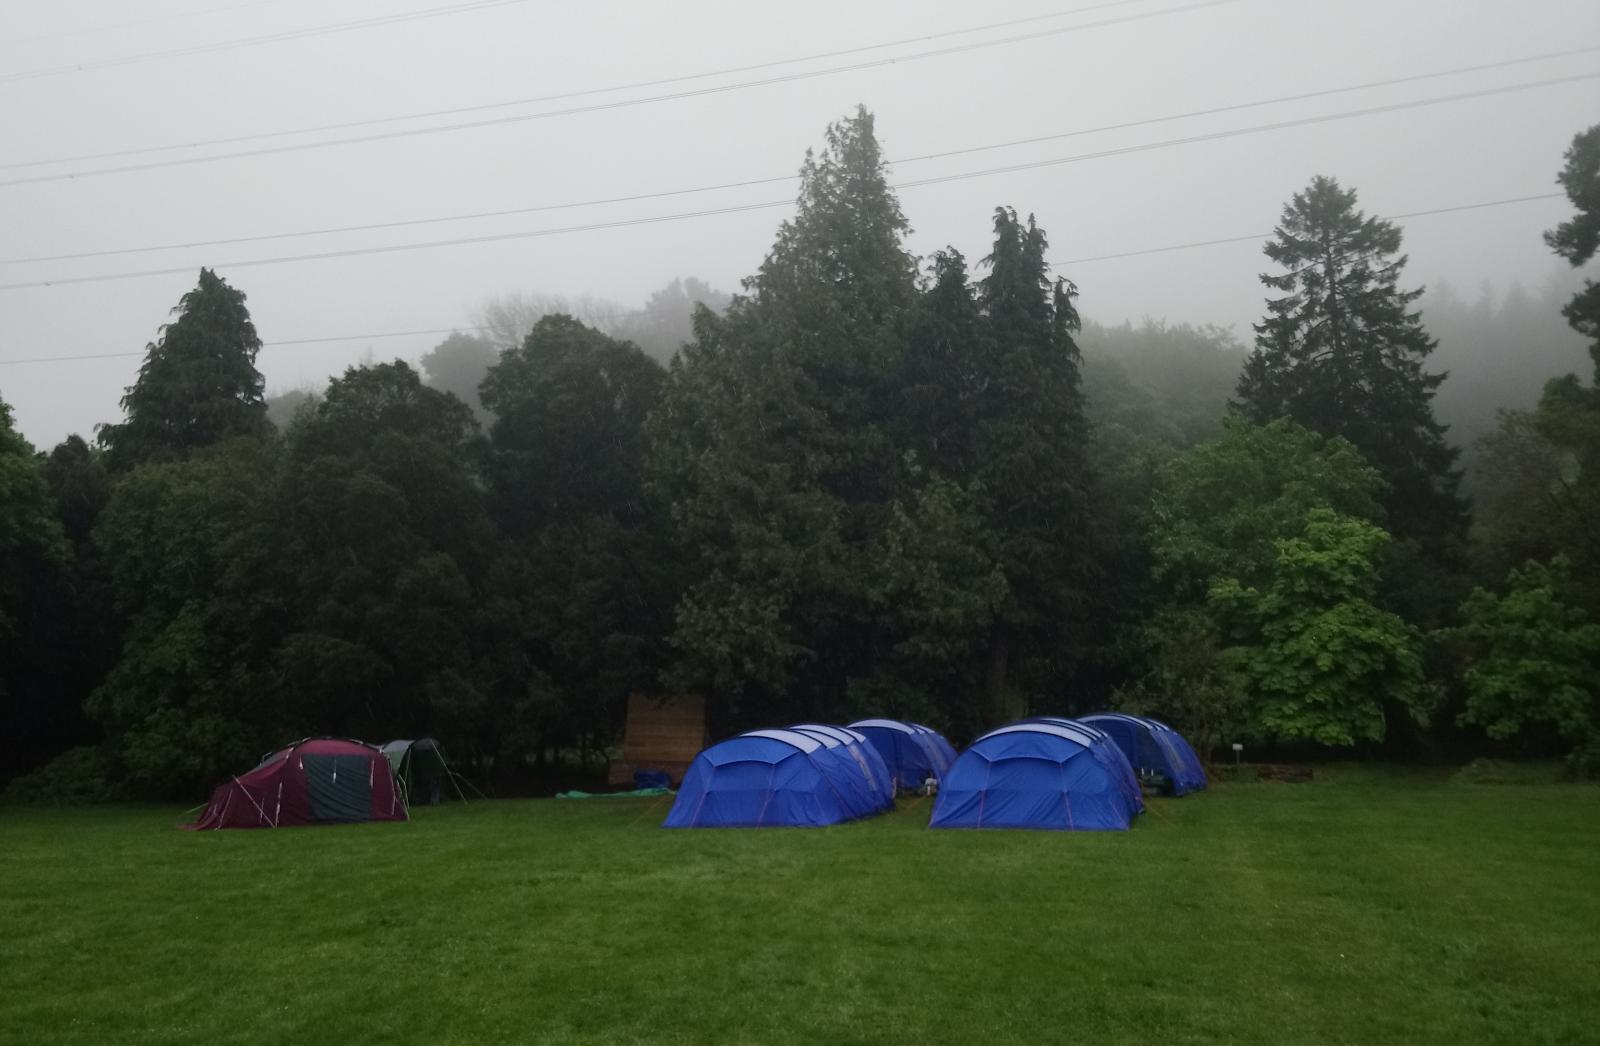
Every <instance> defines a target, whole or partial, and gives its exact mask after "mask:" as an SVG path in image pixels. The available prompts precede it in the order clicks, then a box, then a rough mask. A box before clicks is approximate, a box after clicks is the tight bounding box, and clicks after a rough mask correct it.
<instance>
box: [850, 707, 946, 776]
mask: <svg viewBox="0 0 1600 1046" xmlns="http://www.w3.org/2000/svg"><path fill="white" fill-rule="evenodd" d="M849 729H851V730H854V731H856V732H857V733H859V734H862V735H864V736H865V737H866V739H867V740H868V741H870V742H871V743H872V747H874V748H876V749H877V750H878V754H879V755H880V756H882V757H883V764H884V766H886V767H888V768H889V776H890V778H892V779H893V781H894V784H895V788H896V789H905V790H907V791H914V790H916V789H918V788H921V787H922V783H923V782H924V781H926V780H927V779H928V778H930V777H931V778H933V779H934V780H935V781H939V780H942V778H943V777H944V774H945V772H946V771H947V770H949V768H950V764H951V762H952V760H950V759H949V758H947V756H946V754H945V753H946V751H949V752H952V753H953V752H954V749H952V748H951V747H950V742H948V741H945V739H944V738H943V737H940V736H939V734H937V733H936V732H934V731H932V730H929V729H928V728H927V727H925V726H916V725H915V724H912V723H902V722H900V721H899V720H898V719H862V720H860V721H859V722H855V723H851V724H850V727H849ZM941 742H942V744H941Z"/></svg>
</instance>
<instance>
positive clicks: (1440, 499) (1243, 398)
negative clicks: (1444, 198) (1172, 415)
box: [1238, 176, 1465, 545]
mask: <svg viewBox="0 0 1600 1046" xmlns="http://www.w3.org/2000/svg"><path fill="white" fill-rule="evenodd" d="M1400 239H1401V237H1400V230H1399V229H1398V228H1396V227H1395V226H1394V225H1393V224H1391V223H1390V222H1386V221H1384V220H1383V219H1381V218H1372V217H1368V216H1366V215H1365V214H1363V213H1362V212H1361V211H1359V210H1357V209H1356V194H1355V191H1354V190H1346V189H1342V188H1340V187H1339V183H1338V182H1336V181H1334V180H1333V179H1332V178H1325V177H1320V176H1319V177H1318V178H1316V179H1314V180H1313V181H1312V183H1311V185H1310V187H1309V188H1307V189H1306V190H1305V191H1304V192H1300V193H1296V194H1295V196H1294V199H1293V200H1291V201H1290V203H1289V204H1288V205H1287V206H1286V207H1284V209H1283V217H1282V219H1281V221H1280V222H1279V224H1278V228H1277V230H1276V231H1275V234H1274V238H1273V239H1272V241H1271V242H1269V243H1268V244H1267V246H1266V249H1265V253H1266V255H1267V257H1268V258H1270V259H1271V260H1272V261H1273V262H1275V263H1277V264H1278V265H1279V266H1281V267H1282V269H1283V271H1282V272H1281V273H1278V274H1263V275H1262V277H1261V282H1262V283H1264V284H1266V285H1267V286H1268V287H1270V288H1272V289H1273V290H1275V291H1280V292H1282V296H1281V297H1276V298H1269V299H1268V300H1267V316H1266V319H1264V320H1263V321H1262V322H1261V323H1259V324H1257V325H1256V328H1255V330H1256V345H1255V351H1254V352H1252V353H1251V355H1250V357H1249V359H1248V360H1247V361H1246V363H1245V369H1244V374H1243V375H1242V377H1241V378H1240V380H1239V388H1238V405H1239V407H1240V408H1241V409H1242V410H1243V411H1244V413H1245V415H1246V416H1248V417H1250V418H1251V419H1253V420H1255V421H1260V422H1265V421H1271V420H1273V419H1274V418H1280V417H1287V418H1290V419H1292V420H1294V421H1296V422H1298V423H1300V424H1302V425H1304V426H1306V427H1307V428H1310V429H1312V430H1314V431H1316V432H1320V433H1322V434H1324V435H1329V436H1343V437H1344V438H1345V439H1348V440H1349V441H1350V442H1351V443H1353V444H1354V445H1355V446H1356V448H1357V449H1358V450H1360V451H1361V453H1362V454H1363V456H1365V457H1366V459H1367V460H1368V461H1370V462H1371V463H1372V464H1373V465H1374V466H1375V467H1376V468H1377V469H1378V472H1379V474H1380V475H1382V476H1383V478H1384V479H1385V480H1386V481H1387V482H1388V484H1389V491H1388V495H1387V499H1386V505H1385V508H1386V510H1387V520H1386V522H1387V526H1388V528H1389V530H1390V532H1391V533H1392V534H1394V536H1395V537H1396V538H1399V539H1402V540H1404V539H1416V540H1419V541H1422V542H1424V543H1427V544H1432V545H1438V544H1440V543H1443V542H1448V541H1450V540H1452V539H1455V538H1459V537H1460V536H1461V534H1462V533H1463V531H1464V527H1465V506H1464V504H1463V502H1462V501H1461V499H1460V497H1459V496H1458V495H1457V492H1456V490H1457V486H1458V484H1459V480H1460V476H1459V473H1457V472H1456V471H1455V469H1454V465H1455V459H1456V456H1457V453H1458V452H1457V451H1456V450H1455V449H1453V448H1452V447H1450V446H1449V445H1448V444H1447V443H1446V442H1445V439H1444V428H1443V427H1442V426H1441V425H1440V424H1439V423H1438V422H1437V421H1436V420H1435V419H1434V416H1433V395H1434V392H1435V390H1437V389H1438V387H1439V385H1440V383H1441V382H1442V381H1443V380H1444V375H1442V374H1430V373H1428V372H1427V371H1426V370H1425V369H1424V364H1425V363H1426V361H1427V358H1428V355H1429V354H1430V353H1431V352H1432V351H1433V349H1434V345H1435V342H1434V340H1433V338H1431V337H1430V336H1429V335H1428V332H1427V331H1426V330H1424V329H1423V326H1422V320H1421V316H1420V315H1419V314H1418V313H1417V312H1415V311H1413V310H1412V309H1411V304H1412V303H1413V302H1414V301H1415V300H1416V299H1417V298H1418V297H1419V296H1420V295H1421V294H1422V290H1421V289H1420V288H1419V289H1417V290H1402V289H1401V288H1400V285H1399V281H1400V274H1401V271H1402V270H1403V269H1404V267H1405V263H1406V257H1405V256H1404V255H1402V254H1398V252H1399V250H1400Z"/></svg>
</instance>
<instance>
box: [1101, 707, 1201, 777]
mask: <svg viewBox="0 0 1600 1046" xmlns="http://www.w3.org/2000/svg"><path fill="white" fill-rule="evenodd" d="M1080 722H1084V723H1089V724H1091V725H1093V726H1096V727H1099V728H1100V729H1101V730H1104V731H1105V732H1106V733H1108V734H1110V735H1111V739H1112V740H1113V741H1115V742H1116V743H1117V747H1118V748H1120V749H1122V754H1123V755H1125V756H1127V757H1128V762H1129V763H1132V764H1133V768H1134V770H1136V771H1137V772H1138V773H1139V775H1140V776H1141V777H1156V778H1160V779H1161V780H1162V781H1163V783H1164V785H1165V787H1166V788H1167V790H1168V791H1170V792H1171V793H1172V794H1173V795H1187V794H1188V793H1190V792H1198V791H1200V790H1201V789H1203V788H1205V786H1206V771H1205V767H1203V766H1201V765H1200V757H1199V756H1197V755H1195V753H1194V749H1193V748H1192V747H1190V745H1189V742H1188V741H1186V740H1184V738H1183V735H1182V734H1180V733H1178V732H1177V731H1176V730H1174V729H1172V727H1170V726H1168V725H1167V724H1165V723H1163V722H1160V721H1159V720H1155V719H1150V718H1148V717H1146V716H1136V715H1126V714H1124V713H1122V712H1098V713H1096V714H1094V715H1086V716H1084V717H1083V718H1082V719H1081V720H1080Z"/></svg>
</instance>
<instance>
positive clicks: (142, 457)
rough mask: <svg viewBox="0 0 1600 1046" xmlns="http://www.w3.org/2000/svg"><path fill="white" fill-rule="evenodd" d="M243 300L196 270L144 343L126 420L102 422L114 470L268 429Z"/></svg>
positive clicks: (256, 342) (256, 347) (254, 340)
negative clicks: (168, 317)
mask: <svg viewBox="0 0 1600 1046" xmlns="http://www.w3.org/2000/svg"><path fill="white" fill-rule="evenodd" d="M244 302H245V296H244V292H243V291H238V290H235V289H234V288H232V287H230V286H228V284H227V281H225V280H223V279H222V278H221V277H220V276H218V275H217V274H216V273H214V272H212V271H211V270H210V269H201V270H200V282H199V284H198V285H197V286H196V287H195V289H194V290H192V291H190V292H189V293H187V294H185V295H184V296H183V298H182V299H181V300H180V301H179V302H178V307H177V308H176V309H174V310H173V312H174V313H175V314H176V315H177V317H178V318H177V319H176V320H174V321H173V322H172V323H170V324H167V325H166V326H165V327H163V328H162V329H161V338H160V340H159V341H157V342H155V343H154V344H151V345H149V346H147V349H146V355H145V361H144V365H143V366H141V367H140V368H139V378H138V380H137V381H136V382H134V384H133V385H132V386H131V387H129V388H128V390H127V395H125V396H124V397H123V398H122V407H123V409H124V410H125V411H127V415H128V417H127V420H126V421H125V422H123V423H122V424H120V425H106V426H103V427H102V428H101V431H100V439H101V441H102V442H103V443H104V444H105V446H106V450H107V465H108V467H110V468H111V469H112V471H125V470H127V469H130V468H132V467H134V466H135V465H139V464H142V463H144V462H146V461H151V460H158V459H162V458H170V457H175V456H178V455H180V454H182V453H184V452H186V451H190V450H194V449H196V448H199V447H206V446H210V445H211V444H213V443H217V442H220V441H221V440H224V439H226V438H228V437H230V436H253V435H259V434H261V433H264V432H266V431H267V429H268V422H267V408H266V401H265V398H264V395H263V393H264V384H263V381H262V377H261V373H260V372H259V371H258V370H256V353H258V352H260V351H261V339H260V338H259V337H257V335H256V328H255V324H253V323H251V322H250V311H249V310H248V309H247V308H245V304H244Z"/></svg>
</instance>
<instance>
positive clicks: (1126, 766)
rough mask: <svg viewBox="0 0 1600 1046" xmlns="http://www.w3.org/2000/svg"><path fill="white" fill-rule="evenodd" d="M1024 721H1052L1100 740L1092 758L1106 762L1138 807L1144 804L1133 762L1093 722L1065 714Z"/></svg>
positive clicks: (1114, 740) (1037, 717)
mask: <svg viewBox="0 0 1600 1046" xmlns="http://www.w3.org/2000/svg"><path fill="white" fill-rule="evenodd" d="M1022 722H1024V723H1053V724H1055V725H1056V726H1059V727H1062V728H1063V729H1066V730H1071V731H1074V732H1076V733H1079V734H1085V735H1087V736H1088V737H1090V738H1092V739H1094V740H1097V741H1100V742H1102V743H1101V744H1098V745H1096V746H1095V747H1094V749H1093V752H1094V758H1095V759H1098V760H1100V761H1102V762H1104V763H1106V764H1107V766H1108V767H1109V768H1110V769H1111V770H1112V771H1113V772H1114V773H1115V774H1116V778H1117V781H1118V782H1119V784H1120V785H1121V787H1122V790H1123V792H1124V793H1126V794H1127V795H1128V796H1129V797H1131V798H1132V799H1133V800H1135V801H1136V802H1138V804H1139V806H1140V808H1141V809H1142V808H1143V806H1144V791H1143V790H1142V789H1141V788H1140V787H1139V775H1138V773H1137V772H1136V771H1135V770H1134V769H1133V764H1132V763H1131V762H1129V761H1128V757H1127V755H1126V754H1125V753H1124V752H1123V751H1122V748H1121V746H1119V745H1118V744H1117V743H1116V739H1115V738H1113V737H1112V736H1111V735H1110V734H1108V733H1106V732H1105V731H1104V730H1102V729H1100V728H1099V727H1098V726H1095V725H1094V724H1093V723H1086V722H1084V721H1083V720H1082V719H1068V718H1066V717H1065V716H1035V717H1033V718H1031V719H1024V720H1022Z"/></svg>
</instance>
